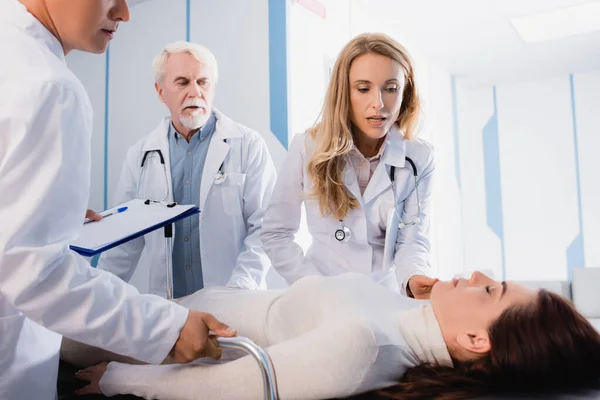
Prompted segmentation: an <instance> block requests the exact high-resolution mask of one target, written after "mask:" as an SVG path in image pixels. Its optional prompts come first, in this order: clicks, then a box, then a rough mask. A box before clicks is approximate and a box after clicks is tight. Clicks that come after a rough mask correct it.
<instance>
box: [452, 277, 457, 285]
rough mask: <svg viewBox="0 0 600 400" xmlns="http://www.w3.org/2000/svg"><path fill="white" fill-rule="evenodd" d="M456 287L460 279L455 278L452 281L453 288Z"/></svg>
mask: <svg viewBox="0 0 600 400" xmlns="http://www.w3.org/2000/svg"><path fill="white" fill-rule="evenodd" d="M456 285H458V279H456V278H454V279H452V286H454V287H456Z"/></svg>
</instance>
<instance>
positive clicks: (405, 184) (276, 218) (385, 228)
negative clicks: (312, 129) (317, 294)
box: [262, 129, 434, 293]
mask: <svg viewBox="0 0 600 400" xmlns="http://www.w3.org/2000/svg"><path fill="white" fill-rule="evenodd" d="M386 140H387V142H386V147H385V149H384V152H383V155H382V158H381V161H380V162H379V165H378V166H377V168H376V169H375V171H374V173H373V177H372V178H371V180H370V181H369V184H368V186H367V188H366V189H365V192H364V195H361V193H360V188H359V186H358V181H357V179H356V173H355V172H354V169H353V168H352V166H351V165H350V164H349V163H347V165H346V168H345V170H344V172H343V181H344V184H345V185H346V188H348V190H349V191H350V192H351V193H352V194H353V195H354V196H355V197H356V198H357V199H359V200H360V207H358V208H356V209H354V210H352V211H350V213H349V215H348V216H347V217H346V218H345V219H344V223H345V225H346V226H347V227H348V228H349V229H350V231H351V237H350V241H349V242H348V243H340V242H338V241H337V240H336V239H335V237H334V232H335V231H336V229H338V228H339V227H340V222H339V221H338V220H337V219H336V218H335V217H333V216H329V217H326V218H324V217H323V216H322V215H321V212H320V210H319V204H318V202H317V201H316V200H313V199H308V197H309V195H310V194H311V193H312V182H311V180H310V178H309V176H308V174H307V172H306V165H307V163H308V161H309V160H310V156H311V154H312V151H313V150H314V147H315V142H314V140H313V139H312V137H311V136H310V135H308V134H299V135H296V136H295V137H294V139H293V141H292V144H291V145H290V148H289V151H288V154H287V158H286V160H285V162H284V165H283V168H282V170H281V172H280V174H279V175H280V178H279V179H278V180H277V184H276V185H275V190H274V192H273V197H272V199H271V203H270V204H269V206H268V208H267V212H266V214H265V219H264V222H263V233H262V240H263V247H264V249H265V252H266V253H267V255H268V256H269V257H270V259H271V262H272V263H273V268H275V270H276V271H277V272H278V273H279V274H280V275H281V276H283V277H284V278H285V279H286V281H287V282H288V283H289V284H292V283H293V282H295V281H296V280H298V279H300V278H301V277H303V276H306V275H326V276H327V275H339V274H342V273H345V272H360V273H363V274H366V275H370V276H371V278H372V279H373V280H374V281H376V282H379V283H381V284H382V285H384V286H387V287H389V288H391V289H392V290H394V291H400V292H401V293H406V292H405V287H406V283H407V281H408V279H409V278H410V277H412V276H413V275H431V273H430V272H429V270H430V267H429V253H430V245H429V240H428V231H429V214H430V210H431V205H430V203H431V179H432V172H433V170H434V158H433V149H432V147H431V145H430V144H428V143H427V142H425V141H423V140H420V139H414V140H405V139H404V137H403V136H402V134H400V132H399V131H397V130H396V129H392V130H391V131H390V133H389V134H388V136H387V139H386ZM406 156H408V157H410V158H411V159H412V160H413V161H414V162H415V164H416V166H417V172H418V181H419V195H420V200H421V219H422V222H421V223H420V224H417V225H414V226H408V227H406V228H404V229H401V230H400V229H398V218H397V216H396V213H395V212H394V197H393V193H392V186H391V180H390V175H389V173H390V166H392V165H394V166H396V178H395V179H396V184H395V185H396V193H397V198H398V210H399V211H400V212H402V213H403V219H404V221H413V220H415V219H416V217H417V196H416V192H415V190H414V189H415V184H414V177H413V173H412V169H411V168H410V165H409V164H408V162H406V161H405V157H406ZM307 199H308V200H307ZM303 202H304V205H305V208H306V222H307V226H308V230H309V232H310V234H311V235H312V244H311V246H310V248H309V249H308V251H307V253H306V255H305V254H304V253H303V251H302V248H301V247H300V246H299V245H298V244H297V243H295V242H294V234H295V233H296V232H297V231H298V228H299V225H300V214H301V206H302V203H303Z"/></svg>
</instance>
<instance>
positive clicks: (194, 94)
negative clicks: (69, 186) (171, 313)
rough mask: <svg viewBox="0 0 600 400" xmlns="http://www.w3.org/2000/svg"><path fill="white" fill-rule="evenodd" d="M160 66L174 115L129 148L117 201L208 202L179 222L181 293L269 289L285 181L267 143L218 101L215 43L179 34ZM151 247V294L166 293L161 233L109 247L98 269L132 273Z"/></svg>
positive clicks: (158, 75) (161, 93) (159, 81)
mask: <svg viewBox="0 0 600 400" xmlns="http://www.w3.org/2000/svg"><path fill="white" fill-rule="evenodd" d="M153 66H154V77H155V84H154V86H155V88H156V92H157V94H158V97H159V99H160V100H161V101H162V102H163V103H165V105H166V106H167V108H168V109H169V113H170V116H169V117H168V118H163V119H161V121H160V122H159V124H158V126H157V127H156V128H155V129H154V130H153V131H152V132H150V133H148V134H146V135H144V136H143V137H142V138H141V139H140V140H139V141H138V142H137V143H136V144H134V145H133V146H132V147H131V148H130V149H129V151H128V152H127V157H126V159H125V162H124V164H123V168H122V173H121V178H120V180H119V184H118V187H117V191H116V193H115V195H114V199H113V200H114V204H115V205H117V204H121V203H124V202H126V201H129V200H132V199H135V198H139V199H142V200H151V201H153V202H157V201H158V202H161V201H163V202H164V201H168V202H171V201H176V202H177V203H179V204H195V205H197V206H198V207H199V208H200V214H199V215H194V216H192V217H190V218H186V219H185V220H182V221H179V222H176V223H175V236H174V240H173V254H172V259H173V260H172V261H173V262H172V264H171V265H172V266H173V290H174V297H175V298H178V297H181V296H184V295H187V294H190V293H193V292H195V291H197V290H200V289H202V288H203V287H208V286H225V285H227V286H231V287H237V288H242V289H259V288H265V277H266V274H267V272H268V269H269V267H270V266H271V263H270V261H269V258H268V257H267V256H266V254H265V253H264V251H263V249H262V243H261V240H260V236H259V231H260V229H261V226H262V220H263V215H264V209H265V207H266V205H267V203H268V201H269V199H270V198H271V192H272V190H273V186H274V185H275V179H276V173H275V167H274V165H273V162H272V160H271V155H270V154H269V150H268V149H267V145H266V143H265V141H264V140H263V138H262V137H261V136H260V135H259V134H258V133H257V132H255V131H253V130H251V129H249V128H247V127H245V126H243V125H241V124H238V123H237V122H234V121H233V120H231V119H230V118H228V117H227V116H225V115H224V114H223V113H221V112H220V111H219V110H217V109H216V108H214V107H213V105H212V104H213V100H214V97H215V93H216V88H217V81H218V77H219V74H218V68H217V61H216V60H215V57H214V56H213V54H212V53H211V52H210V51H209V50H208V49H206V48H205V47H203V46H200V45H198V44H195V43H189V42H175V43H172V44H170V45H168V46H166V47H165V48H164V49H163V50H161V51H160V52H159V53H158V54H157V56H156V57H155V59H154V64H153ZM154 205H155V206H156V205H157V204H154ZM158 206H159V207H160V206H161V205H158ZM143 252H146V253H147V256H148V257H147V258H146V260H147V262H149V263H150V278H149V279H150V282H149V287H150V293H152V294H157V295H159V296H163V297H165V296H166V295H167V293H166V284H167V274H166V269H165V266H166V263H167V260H166V248H165V240H164V237H163V234H162V232H161V231H157V232H155V233H150V234H148V235H146V236H144V237H140V238H139V239H136V240H132V241H131V242H129V243H126V244H124V245H122V246H119V247H117V248H115V249H114V250H111V251H108V252H107V253H105V254H104V255H103V256H102V257H101V258H100V261H99V263H98V267H99V268H101V269H106V270H108V271H110V272H112V273H114V274H116V275H117V276H119V277H120V278H122V279H123V280H125V281H128V280H129V279H130V278H131V276H132V275H133V272H134V271H135V269H136V267H137V265H138V261H139V260H140V257H141V255H142V253H143Z"/></svg>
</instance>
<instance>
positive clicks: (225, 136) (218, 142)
mask: <svg viewBox="0 0 600 400" xmlns="http://www.w3.org/2000/svg"><path fill="white" fill-rule="evenodd" d="M212 112H213V113H214V114H215V117H216V119H217V125H216V127H215V132H214V133H213V137H212V139H211V140H210V145H209V146H208V154H207V155H206V161H205V162H204V170H203V171H202V183H201V184H200V201H199V203H198V205H199V207H200V211H201V212H202V211H204V204H205V203H206V198H207V197H208V193H209V192H210V188H211V187H212V185H213V184H214V182H215V177H216V176H217V172H219V167H220V166H221V163H223V162H224V161H225V157H227V154H228V153H229V150H230V148H231V144H230V143H226V142H225V140H227V141H229V142H231V140H234V139H236V138H241V137H242V132H241V129H240V127H239V125H238V124H236V123H235V122H233V120H231V119H229V118H228V117H226V116H225V115H223V114H222V113H221V112H220V111H219V110H218V109H216V108H214V107H213V109H212ZM224 172H225V175H227V172H228V171H227V168H225V167H224ZM236 172H237V170H236ZM226 179H227V178H226Z"/></svg>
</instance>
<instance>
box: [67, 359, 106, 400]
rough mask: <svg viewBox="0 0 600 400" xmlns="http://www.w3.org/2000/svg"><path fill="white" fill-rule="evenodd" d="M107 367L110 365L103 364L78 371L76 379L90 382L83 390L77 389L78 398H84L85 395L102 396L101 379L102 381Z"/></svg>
mask: <svg viewBox="0 0 600 400" xmlns="http://www.w3.org/2000/svg"><path fill="white" fill-rule="evenodd" d="M107 367H108V363H106V362H103V363H100V364H98V365H94V366H93V367H87V368H85V369H82V370H80V371H78V372H77V373H76V374H75V378H77V379H80V380H82V381H86V382H89V383H90V384H89V385H86V386H84V387H82V388H81V389H77V390H76V391H75V394H76V395H77V396H82V395H84V394H102V390H100V379H102V376H103V375H104V373H105V372H106V368H107Z"/></svg>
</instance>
